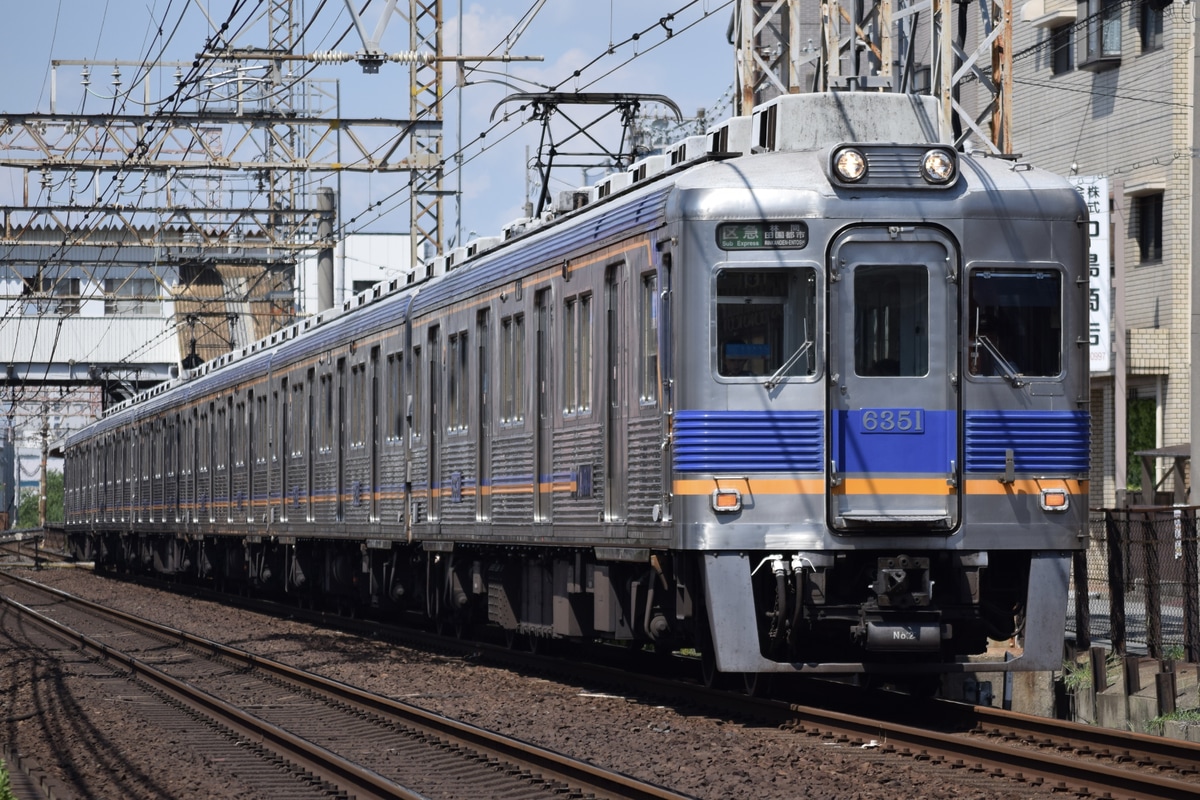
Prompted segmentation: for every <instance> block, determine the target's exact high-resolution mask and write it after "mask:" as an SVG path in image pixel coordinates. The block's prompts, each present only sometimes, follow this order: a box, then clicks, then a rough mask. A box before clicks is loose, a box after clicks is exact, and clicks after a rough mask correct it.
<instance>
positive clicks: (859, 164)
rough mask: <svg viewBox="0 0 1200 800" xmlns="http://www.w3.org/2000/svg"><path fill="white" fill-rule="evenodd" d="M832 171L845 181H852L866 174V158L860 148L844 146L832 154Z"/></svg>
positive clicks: (860, 178) (858, 179)
mask: <svg viewBox="0 0 1200 800" xmlns="http://www.w3.org/2000/svg"><path fill="white" fill-rule="evenodd" d="M833 171H834V172H836V173H837V176H838V178H840V179H841V180H843V181H845V182H846V183H854V182H856V181H860V180H862V179H863V176H864V175H866V174H867V158H866V156H864V155H863V154H862V151H861V150H855V149H854V148H853V147H846V148H843V149H841V150H838V151H837V153H836V154H835V155H834V156H833Z"/></svg>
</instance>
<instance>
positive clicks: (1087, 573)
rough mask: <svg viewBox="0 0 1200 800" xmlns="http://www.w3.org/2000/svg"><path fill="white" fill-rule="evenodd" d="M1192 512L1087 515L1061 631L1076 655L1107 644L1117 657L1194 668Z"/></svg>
mask: <svg viewBox="0 0 1200 800" xmlns="http://www.w3.org/2000/svg"><path fill="white" fill-rule="evenodd" d="M1196 512H1197V507H1195V506H1187V507H1179V506H1166V507H1153V508H1135V509H1114V510H1104V511H1100V512H1095V513H1093V516H1092V519H1091V523H1090V534H1091V535H1090V537H1089V543H1088V547H1087V548H1086V549H1085V550H1083V551H1080V552H1078V553H1076V555H1075V563H1074V570H1073V573H1074V574H1073V577H1072V590H1073V592H1072V594H1073V604H1074V608H1073V609H1068V614H1067V630H1068V633H1073V634H1074V635H1075V643H1076V647H1077V648H1078V650H1080V651H1082V650H1086V649H1087V648H1089V647H1091V646H1092V644H1093V642H1096V643H1099V642H1102V641H1104V642H1108V643H1109V646H1110V649H1111V650H1112V651H1113V652H1115V653H1118V654H1121V655H1126V654H1130V653H1146V654H1148V655H1150V656H1152V657H1154V658H1160V659H1162V658H1175V659H1184V660H1187V661H1189V662H1192V663H1197V662H1200V601H1198V597H1197V596H1198V594H1200V562H1198V560H1197V534H1196V531H1197V528H1196Z"/></svg>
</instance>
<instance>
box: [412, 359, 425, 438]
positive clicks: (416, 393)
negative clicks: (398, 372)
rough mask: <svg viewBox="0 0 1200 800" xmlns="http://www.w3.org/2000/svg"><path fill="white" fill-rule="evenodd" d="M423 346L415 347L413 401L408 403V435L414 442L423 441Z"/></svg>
mask: <svg viewBox="0 0 1200 800" xmlns="http://www.w3.org/2000/svg"><path fill="white" fill-rule="evenodd" d="M421 363H422V362H421V347H420V345H418V346H416V347H414V348H413V351H412V361H411V362H410V366H411V367H412V384H411V385H412V395H411V396H412V398H413V400H412V402H410V403H408V410H409V412H410V417H411V418H410V419H409V421H408V435H409V436H411V437H412V441H413V444H416V443H417V442H419V441H421V423H422V420H423V410H424V409H423V406H422V405H421V401H420V392H421Z"/></svg>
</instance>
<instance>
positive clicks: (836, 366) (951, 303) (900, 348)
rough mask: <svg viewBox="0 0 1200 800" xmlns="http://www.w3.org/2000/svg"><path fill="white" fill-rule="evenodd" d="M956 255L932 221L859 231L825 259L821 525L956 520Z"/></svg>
mask: <svg viewBox="0 0 1200 800" xmlns="http://www.w3.org/2000/svg"><path fill="white" fill-rule="evenodd" d="M958 260H959V259H958V252H957V249H956V248H955V246H954V244H953V242H951V240H950V239H948V238H947V237H945V236H944V235H942V234H941V233H940V232H938V231H935V230H932V229H929V228H914V227H898V226H893V227H887V228H859V229H854V230H851V231H848V232H846V233H844V234H842V235H841V236H840V237H839V238H838V239H837V240H836V241H835V242H834V244H833V247H832V248H831V251H830V262H829V282H828V286H829V320H830V321H829V351H828V357H829V369H828V370H827V376H828V378H827V380H828V405H829V408H828V419H829V454H828V458H829V463H828V464H827V473H826V474H827V481H828V484H829V485H828V489H829V491H828V493H827V495H828V498H829V522H830V525H831V526H832V527H833V528H834V529H835V530H842V531H846V532H856V531H857V532H872V531H875V532H877V531H882V530H888V531H895V532H901V531H903V532H912V533H934V532H949V531H951V530H953V529H954V528H955V527H956V526H957V524H958V518H959V488H958V487H959V479H958V478H959V465H958V464H957V458H958V451H959V444H958V443H959V437H960V415H959V411H958V376H957V370H958V356H957V354H958V350H959V347H958V302H957V291H956V287H957V286H958Z"/></svg>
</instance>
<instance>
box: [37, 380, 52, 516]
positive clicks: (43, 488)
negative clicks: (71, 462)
mask: <svg viewBox="0 0 1200 800" xmlns="http://www.w3.org/2000/svg"><path fill="white" fill-rule="evenodd" d="M49 418H50V407H49V405H48V404H46V403H42V437H41V438H42V470H41V478H40V479H39V480H38V527H39V528H45V527H46V495H47V493H48V492H49V485H48V481H47V479H46V465H47V462H48V459H49V455H50V419H49Z"/></svg>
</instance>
